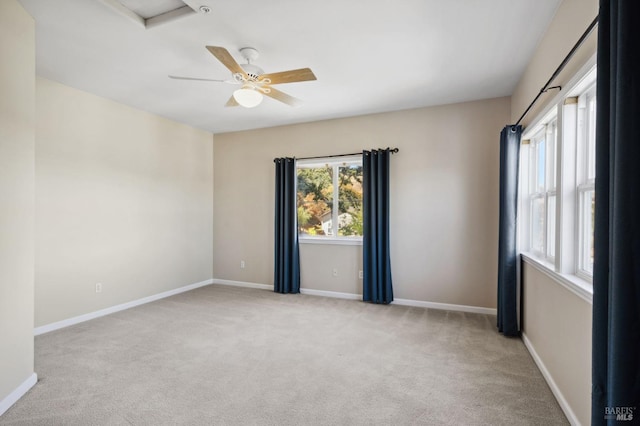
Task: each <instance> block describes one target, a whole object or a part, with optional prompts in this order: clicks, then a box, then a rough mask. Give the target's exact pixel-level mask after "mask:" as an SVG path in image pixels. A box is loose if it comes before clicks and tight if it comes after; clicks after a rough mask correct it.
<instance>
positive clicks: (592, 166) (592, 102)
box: [587, 96, 596, 179]
mask: <svg viewBox="0 0 640 426" xmlns="http://www.w3.org/2000/svg"><path fill="white" fill-rule="evenodd" d="M588 108H589V119H588V121H589V128H588V130H587V143H588V147H587V179H594V178H595V177H596V97H595V96H593V97H591V98H590V99H589V105H588Z"/></svg>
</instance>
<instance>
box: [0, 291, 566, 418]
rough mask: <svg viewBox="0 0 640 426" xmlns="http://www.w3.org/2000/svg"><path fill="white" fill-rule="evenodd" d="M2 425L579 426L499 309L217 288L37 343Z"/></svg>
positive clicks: (52, 335)
mask: <svg viewBox="0 0 640 426" xmlns="http://www.w3.org/2000/svg"><path fill="white" fill-rule="evenodd" d="M36 372H37V373H38V377H39V381H38V383H37V384H36V385H35V386H34V387H33V389H32V390H31V391H29V392H28V393H27V395H25V396H24V397H23V398H22V399H21V400H20V401H18V402H17V403H16V404H15V405H14V406H13V407H12V408H10V409H9V410H8V411H7V412H6V413H5V414H4V415H3V416H2V417H0V424H2V425H129V424H131V425H166V424H191V425H212V424H215V425H227V424H228V425H315V424H318V425H351V424H361V425H373V424H380V425H404V424H426V425H523V424H535V425H556V424H558V425H559V424H568V422H567V420H566V418H565V417H564V415H563V413H562V411H561V409H560V407H559V406H558V404H557V402H556V401H555V399H554V397H553V395H552V393H551V391H550V390H549V388H548V387H547V385H546V383H545V381H544V379H543V378H542V375H541V374H540V372H539V371H538V369H537V368H536V366H535V364H534V363H533V361H532V359H531V357H530V356H529V354H528V352H527V351H526V349H525V347H524V345H523V344H522V342H521V341H520V340H519V339H508V338H504V337H502V336H501V335H499V334H498V333H497V332H496V330H495V317H493V316H488V315H479V314H466V313H460V312H447V311H439V310H431V309H423V308H412V307H405V306H395V305H391V306H376V305H371V304H366V303H362V302H358V301H352V300H341V299H330V298H323V297H315V296H305V295H279V294H275V293H272V292H270V291H264V290H253V289H245V288H235V287H225V286H216V285H211V286H207V287H203V288H200V289H197V290H194V291H191V292H188V293H183V294H180V295H177V296H174V297H171V298H168V299H163V300H160V301H157V302H154V303H150V304H147V305H143V306H139V307H136V308H133V309H129V310H126V311H122V312H119V313H116V314H113V315H109V316H107V317H103V318H99V319H95V320H92V321H89V322H86V323H82V324H79V325H76V326H73V327H69V328H66V329H62V330H58V331H55V332H51V333H48V334H45V335H41V336H38V337H36Z"/></svg>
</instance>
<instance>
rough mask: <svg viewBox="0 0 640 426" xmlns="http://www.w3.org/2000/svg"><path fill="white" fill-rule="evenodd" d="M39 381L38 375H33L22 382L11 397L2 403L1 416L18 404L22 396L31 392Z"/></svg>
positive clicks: (0, 407) (0, 403)
mask: <svg viewBox="0 0 640 426" xmlns="http://www.w3.org/2000/svg"><path fill="white" fill-rule="evenodd" d="M37 381H38V375H37V374H36V373H32V374H31V375H30V376H29V378H27V380H25V381H24V382H22V384H20V386H18V387H17V388H15V389H14V391H13V392H11V393H10V394H9V395H7V396H6V397H5V398H4V399H3V400H2V401H0V416H2V415H3V414H4V413H5V411H7V410H8V409H9V408H11V406H12V405H13V404H15V403H16V401H18V400H19V399H20V398H22V396H23V395H24V394H25V393H27V392H28V391H29V389H31V388H32V387H33V385H35V384H36V382H37Z"/></svg>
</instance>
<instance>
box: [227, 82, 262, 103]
mask: <svg viewBox="0 0 640 426" xmlns="http://www.w3.org/2000/svg"><path fill="white" fill-rule="evenodd" d="M233 98H234V99H235V100H236V102H238V103H239V104H240V105H241V106H243V107H245V108H253V107H256V106H258V105H260V102H262V98H263V96H262V93H260V92H258V91H257V90H255V89H251V88H247V87H246V86H244V87H242V89H238V90H236V91H235V92H233Z"/></svg>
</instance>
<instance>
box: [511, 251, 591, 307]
mask: <svg viewBox="0 0 640 426" xmlns="http://www.w3.org/2000/svg"><path fill="white" fill-rule="evenodd" d="M520 256H522V260H524V261H525V262H526V263H528V264H529V265H531V266H533V267H534V268H536V269H537V270H538V271H540V272H542V273H543V274H545V275H547V276H548V277H549V278H551V279H553V280H554V281H555V282H557V283H558V284H560V285H561V286H563V287H564V288H566V289H567V290H569V291H570V292H572V293H573V294H575V295H576V296H578V297H580V298H581V299H583V300H585V301H586V302H588V303H591V304H592V303H593V285H592V284H591V283H590V282H588V281H586V280H584V279H582V278H580V277H578V276H577V275H571V274H561V273H559V272H556V271H554V267H553V264H551V263H550V262H546V261H544V260H541V259H540V258H537V257H535V255H533V254H531V253H520Z"/></svg>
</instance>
